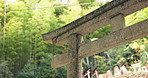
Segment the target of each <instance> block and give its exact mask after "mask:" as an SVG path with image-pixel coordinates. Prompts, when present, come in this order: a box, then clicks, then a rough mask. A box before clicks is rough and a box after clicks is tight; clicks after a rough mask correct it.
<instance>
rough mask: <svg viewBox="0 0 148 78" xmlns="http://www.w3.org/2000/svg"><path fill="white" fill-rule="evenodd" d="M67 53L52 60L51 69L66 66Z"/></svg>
mask: <svg viewBox="0 0 148 78" xmlns="http://www.w3.org/2000/svg"><path fill="white" fill-rule="evenodd" d="M68 61H69V60H68V53H64V54H61V55H58V56H56V57H53V58H52V63H51V67H53V68H58V67H62V66H65V65H67V64H68Z"/></svg>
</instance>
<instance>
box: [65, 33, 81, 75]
mask: <svg viewBox="0 0 148 78" xmlns="http://www.w3.org/2000/svg"><path fill="white" fill-rule="evenodd" d="M80 42H81V35H80V34H72V35H70V37H69V51H68V60H69V63H68V69H67V78H82V59H81V58H79V57H78V50H79V44H80Z"/></svg>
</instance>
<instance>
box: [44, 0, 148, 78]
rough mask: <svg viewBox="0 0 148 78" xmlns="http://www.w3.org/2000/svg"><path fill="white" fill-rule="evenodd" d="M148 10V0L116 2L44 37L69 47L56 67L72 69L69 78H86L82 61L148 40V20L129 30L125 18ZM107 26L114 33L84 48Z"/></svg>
mask: <svg viewBox="0 0 148 78" xmlns="http://www.w3.org/2000/svg"><path fill="white" fill-rule="evenodd" d="M147 6H148V0H113V1H111V2H110V3H108V4H106V5H104V6H102V7H100V8H98V9H96V10H95V11H93V12H91V13H89V14H87V15H86V16H83V17H82V18H80V19H78V20H76V21H73V22H71V23H69V24H67V25H66V26H64V27H61V28H59V29H57V30H54V31H51V32H48V33H46V34H43V39H44V40H45V41H46V42H48V43H52V44H55V45H64V44H67V43H68V47H69V49H68V52H65V53H63V54H61V55H59V56H56V57H54V58H53V59H52V67H53V68H58V67H61V66H64V65H67V66H68V69H67V71H68V73H67V78H81V77H82V61H81V59H82V58H85V57H88V56H91V55H94V54H96V53H99V52H102V51H105V50H108V49H111V48H113V47H116V46H119V45H121V44H124V43H127V42H130V41H132V40H135V39H138V38H142V37H144V36H148V19H147V20H144V21H141V22H138V23H136V24H134V25H132V26H129V27H126V26H125V19H124V17H125V16H127V15H129V14H132V13H134V12H136V11H138V10H140V9H143V8H145V7H147ZM107 24H110V25H111V30H112V32H111V33H110V34H109V35H106V36H104V37H102V38H100V39H98V40H95V41H89V42H86V43H84V44H82V36H83V35H85V34H88V33H91V32H93V31H95V30H97V29H99V28H101V27H103V26H105V25H107Z"/></svg>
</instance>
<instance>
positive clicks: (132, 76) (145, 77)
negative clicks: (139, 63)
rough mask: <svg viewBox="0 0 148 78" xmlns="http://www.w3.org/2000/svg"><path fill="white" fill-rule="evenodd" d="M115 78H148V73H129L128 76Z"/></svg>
mask: <svg viewBox="0 0 148 78" xmlns="http://www.w3.org/2000/svg"><path fill="white" fill-rule="evenodd" d="M113 78H148V72H136V73H129V74H127V75H122V76H118V77H113Z"/></svg>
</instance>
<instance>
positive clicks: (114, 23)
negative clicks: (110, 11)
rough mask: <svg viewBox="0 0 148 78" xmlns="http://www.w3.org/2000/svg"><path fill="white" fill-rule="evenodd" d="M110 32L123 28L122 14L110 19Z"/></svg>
mask: <svg viewBox="0 0 148 78" xmlns="http://www.w3.org/2000/svg"><path fill="white" fill-rule="evenodd" d="M110 24H111V30H112V32H114V31H117V30H119V29H122V28H125V19H124V15H123V14H119V15H117V16H115V17H113V18H111V19H110Z"/></svg>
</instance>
